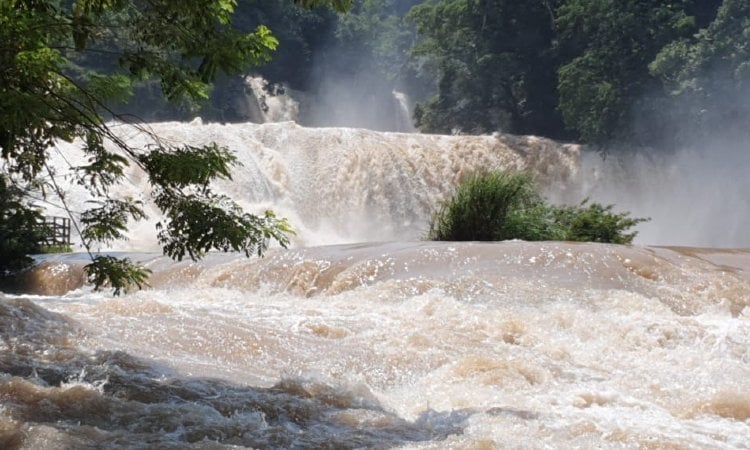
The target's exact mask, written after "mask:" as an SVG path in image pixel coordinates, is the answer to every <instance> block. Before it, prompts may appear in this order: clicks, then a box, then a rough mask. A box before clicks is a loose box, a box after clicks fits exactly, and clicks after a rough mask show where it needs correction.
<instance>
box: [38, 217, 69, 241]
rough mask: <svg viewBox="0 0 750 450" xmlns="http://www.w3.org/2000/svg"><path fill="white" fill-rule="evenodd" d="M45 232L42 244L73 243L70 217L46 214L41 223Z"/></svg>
mask: <svg viewBox="0 0 750 450" xmlns="http://www.w3.org/2000/svg"><path fill="white" fill-rule="evenodd" d="M39 226H40V227H42V230H43V232H44V237H43V238H42V240H41V242H40V243H41V244H42V245H48V246H55V245H71V242H70V219H69V218H67V217H57V216H46V217H44V219H43V220H42V222H41V223H40V224H39Z"/></svg>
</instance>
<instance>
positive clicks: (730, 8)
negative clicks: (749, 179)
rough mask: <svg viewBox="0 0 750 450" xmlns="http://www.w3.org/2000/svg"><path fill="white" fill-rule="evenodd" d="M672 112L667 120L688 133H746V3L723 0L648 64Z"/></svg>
mask: <svg viewBox="0 0 750 450" xmlns="http://www.w3.org/2000/svg"><path fill="white" fill-rule="evenodd" d="M649 69H650V70H651V73H652V74H653V75H654V76H656V77H658V78H659V79H660V80H661V81H662V82H663V84H664V86H665V89H666V92H667V93H668V95H669V96H670V98H671V100H672V101H673V103H671V104H670V106H671V110H672V111H676V113H675V117H672V119H673V120H674V121H675V122H677V123H681V124H685V125H686V126H684V127H681V128H682V129H685V128H687V129H689V130H690V131H691V132H689V133H684V135H685V136H686V137H687V139H694V138H695V137H697V136H701V135H706V134H715V133H716V132H717V130H722V131H723V132H726V131H736V132H740V133H746V132H747V130H746V128H747V125H746V124H747V121H748V119H749V118H750V104H749V103H748V99H749V98H750V2H749V1H747V0H724V1H723V2H722V4H721V6H720V8H719V9H718V12H717V14H716V16H715V18H714V20H713V21H712V22H711V23H710V24H709V25H708V26H707V27H705V28H703V29H702V30H701V31H700V32H699V33H697V34H695V35H693V36H691V37H688V38H684V39H680V40H677V41H675V42H672V43H671V44H669V45H667V46H666V47H665V48H664V49H662V51H661V52H659V54H658V55H657V56H656V58H655V59H654V61H653V62H652V63H651V64H650V66H649Z"/></svg>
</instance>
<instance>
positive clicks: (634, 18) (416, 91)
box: [258, 0, 750, 148]
mask: <svg viewBox="0 0 750 450" xmlns="http://www.w3.org/2000/svg"><path fill="white" fill-rule="evenodd" d="M260 3H262V6H260ZM258 5H259V9H261V10H266V9H267V10H269V11H277V10H278V7H279V5H284V6H283V8H286V9H287V10H289V11H291V10H292V9H294V6H293V5H290V4H288V2H284V1H281V0H274V1H268V2H259V3H258ZM283 8H282V9H283ZM274 14H275V15H274ZM313 16H314V18H313ZM266 18H267V19H271V20H266V23H268V25H269V27H270V28H271V29H279V30H281V29H285V28H288V29H289V30H290V32H289V33H287V35H285V36H280V45H279V51H278V53H277V55H278V57H277V58H276V59H275V60H274V61H272V62H271V63H270V64H269V65H268V66H266V67H265V68H263V69H261V72H263V73H264V74H266V75H267V76H268V77H270V78H271V79H272V80H273V81H278V82H281V81H284V82H290V83H292V84H294V85H296V86H299V87H302V88H304V86H305V84H306V83H307V84H309V83H311V82H314V80H315V73H314V72H315V70H314V67H315V64H312V62H313V61H323V64H327V65H329V66H330V65H332V66H334V69H335V71H338V72H335V71H331V72H329V73H346V72H352V71H358V70H360V71H369V72H378V73H380V74H381V76H382V77H384V78H386V79H389V80H391V82H392V86H393V87H395V88H396V89H398V90H402V91H405V92H406V93H407V94H409V95H410V96H411V98H413V99H415V100H417V102H418V105H417V107H416V111H415V116H414V120H415V124H416V125H417V127H418V128H419V129H420V130H421V131H423V132H430V133H451V132H461V133H471V134H474V133H488V132H493V131H498V130H499V131H504V132H510V133H517V134H537V135H543V136H547V137H552V138H556V139H566V140H577V141H581V142H585V143H589V144H599V145H612V144H613V143H617V144H626V145H628V146H632V145H636V146H646V147H652V148H668V147H670V146H677V145H680V144H682V143H684V142H685V141H687V142H693V141H695V139H699V138H701V137H702V136H703V135H705V134H708V133H715V132H716V131H717V130H725V131H727V132H740V133H741V132H746V129H747V127H746V126H745V124H746V123H747V121H748V119H750V110H749V109H748V106H747V105H750V102H748V100H749V99H750V95H749V94H750V91H748V81H750V0H676V1H659V0H528V1H523V2H518V1H511V0H427V1H421V2H420V1H415V0H359V1H357V2H355V6H354V8H353V10H352V11H351V12H350V13H349V14H346V15H341V16H339V17H336V16H334V15H333V14H332V13H330V11H327V12H320V11H312V12H310V11H308V12H307V13H305V14H302V15H295V14H292V13H291V12H286V13H283V14H281V13H279V12H274V13H273V14H270V15H268V16H266ZM276 20H278V22H276ZM312 23H314V24H316V26H317V27H318V28H314V30H315V38H314V39H310V37H309V35H304V34H303V33H297V32H296V31H295V30H302V29H310V28H308V25H309V24H312ZM285 52H288V53H285ZM292 53H293V54H295V55H297V56H289V55H290V54H292ZM281 55H284V56H281ZM331 55H337V56H338V57H336V58H334V57H332V56H331Z"/></svg>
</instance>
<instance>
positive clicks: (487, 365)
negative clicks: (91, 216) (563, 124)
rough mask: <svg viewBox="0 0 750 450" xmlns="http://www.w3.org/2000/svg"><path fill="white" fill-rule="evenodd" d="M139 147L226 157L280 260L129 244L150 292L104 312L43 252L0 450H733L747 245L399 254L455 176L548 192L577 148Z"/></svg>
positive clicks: (249, 142) (228, 186) (746, 340)
mask: <svg viewBox="0 0 750 450" xmlns="http://www.w3.org/2000/svg"><path fill="white" fill-rule="evenodd" d="M155 128H157V131H158V132H160V133H165V134H167V138H168V139H175V140H178V139H186V138H189V139H192V140H193V141H194V143H200V142H203V141H208V140H219V141H220V143H223V144H224V145H228V146H230V148H232V149H233V150H235V151H236V152H238V153H239V154H240V159H241V160H242V162H243V167H242V168H238V169H237V171H236V172H235V181H234V182H233V183H228V182H227V183H224V184H223V185H222V187H221V189H223V190H224V191H226V192H229V193H231V194H232V195H233V196H235V197H236V198H239V199H240V200H241V201H242V202H243V204H244V205H245V206H246V207H248V208H256V209H258V208H263V207H267V206H274V208H275V209H277V210H280V212H281V213H282V215H287V216H288V217H290V219H291V220H292V222H293V223H295V225H296V226H297V229H298V237H297V238H296V240H295V243H294V244H295V248H292V249H290V250H283V249H278V248H276V249H272V250H271V251H270V252H269V253H268V255H267V256H266V257H265V258H262V259H245V258H242V257H240V256H237V255H221V254H212V255H209V257H208V258H206V259H205V260H204V261H201V262H199V263H193V262H181V263H174V262H171V261H169V260H167V259H166V258H164V257H161V256H158V253H132V251H137V250H138V251H141V250H142V251H147V252H149V251H152V250H153V249H154V248H153V243H152V242H151V241H149V240H148V239H146V238H144V237H142V236H141V235H139V234H138V232H139V231H138V230H137V231H136V232H135V233H134V235H133V236H132V237H133V238H135V239H133V240H132V241H131V242H130V243H129V244H127V245H129V247H126V246H122V247H120V248H124V249H127V250H130V251H131V253H128V255H129V256H130V257H131V258H133V259H136V260H140V261H142V262H143V263H144V264H146V265H147V266H148V267H149V268H150V269H152V270H153V275H152V277H151V279H150V284H151V287H150V288H148V289H144V290H142V291H138V292H134V293H130V294H128V295H126V296H123V297H113V296H111V295H110V294H109V293H107V292H92V291H91V288H90V287H89V286H86V285H84V284H83V276H82V265H83V264H85V259H84V258H83V256H81V255H80V254H79V255H64V256H57V257H47V258H45V260H44V261H42V262H41V264H40V265H39V266H37V268H36V269H35V270H34V271H32V272H31V273H29V274H28V276H27V279H26V281H27V289H28V290H27V293H24V294H10V293H6V294H0V333H2V341H1V342H0V346H2V350H0V448H10V449H14V448H23V449H79V448H107V449H120V448H143V449H161V448H168V449H172V448H174V449H181V448H195V449H230V448H231V449H235V448H279V449H282V448H283V449H286V448H408V449H444V448H453V449H495V448H497V449H500V448H645V449H665V448H669V449H672V448H675V449H679V448H696V449H697V448H700V449H703V448H709V449H710V448H747V447H748V445H749V444H748V443H750V307H749V306H750V284H749V283H750V251H747V250H739V249H707V248H695V247H654V246H650V247H649V246H642V245H640V246H632V247H629V246H617V245H605V244H580V243H579V244H575V243H556V242H541V243H526V242H515V241H510V242H500V243H431V242H420V241H419V240H418V238H419V236H420V235H421V233H423V229H424V226H425V224H426V222H427V219H428V217H429V214H430V211H431V205H432V204H433V202H435V201H437V200H439V199H441V198H443V197H444V196H445V195H446V193H447V192H450V189H452V187H453V186H455V184H456V183H457V182H459V181H460V180H461V179H462V178H463V177H465V176H466V174H468V173H470V172H471V171H473V170H477V169H478V168H493V167H494V168H524V169H527V170H530V171H532V172H534V173H535V174H537V176H538V178H539V179H540V181H541V182H542V183H543V185H544V186H545V188H546V189H547V190H548V191H555V190H557V191H559V190H560V189H563V188H564V187H565V186H566V183H568V182H570V180H571V179H572V178H574V177H575V176H577V174H578V170H579V169H578V168H579V164H580V162H579V158H580V150H579V149H578V148H576V147H574V146H560V145H557V144H554V143H552V142H550V141H545V140H541V139H537V138H520V137H507V136H485V137H447V136H419V135H408V134H398V133H374V132H367V131H363V130H353V129H325V130H308V129H304V128H301V127H297V126H295V125H293V124H266V125H262V126H259V125H241V126H240V125H238V126H231V127H223V126H219V125H211V126H203V125H197V124H193V125H188V124H163V125H155ZM169 133H172V134H171V135H170V134H169ZM132 139H137V137H136V136H134V137H132ZM72 149H73V147H72V146H70V147H66V146H62V147H61V150H63V152H62V154H64V155H66V157H67V158H69V160H70V162H71V163H74V158H75V156H74V154H73V150H72ZM128 177H129V180H128V181H129V184H128V185H127V186H126V187H125V188H124V189H123V191H122V194H123V195H127V194H130V195H137V194H139V193H143V192H144V191H145V188H144V187H143V184H142V174H139V173H138V172H137V171H132V172H130V173H129V174H128ZM69 189H70V195H69V199H70V201H71V204H72V205H82V204H83V202H84V201H85V197H84V196H83V194H82V193H80V192H79V191H77V190H76V188H75V186H70V187H69ZM153 214H154V212H153V211H152V218H151V220H152V221H154V220H156V217H154V216H153ZM144 227H145V226H144ZM144 230H145V228H144ZM144 235H145V234H144ZM379 239H387V240H389V241H391V242H373V241H377V240H379ZM356 241H370V242H365V243H354V242H356ZM341 242H344V243H345V244H339V245H331V244H335V243H341ZM323 244H325V245H323Z"/></svg>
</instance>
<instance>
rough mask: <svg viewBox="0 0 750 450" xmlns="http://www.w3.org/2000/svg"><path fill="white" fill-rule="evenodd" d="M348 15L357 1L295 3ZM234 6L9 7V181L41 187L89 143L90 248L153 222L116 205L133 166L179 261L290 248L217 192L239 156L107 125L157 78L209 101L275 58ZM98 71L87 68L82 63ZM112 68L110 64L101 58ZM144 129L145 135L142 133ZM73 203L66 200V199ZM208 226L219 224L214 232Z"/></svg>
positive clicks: (187, 2) (2, 109)
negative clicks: (228, 76) (133, 135)
mask: <svg viewBox="0 0 750 450" xmlns="http://www.w3.org/2000/svg"><path fill="white" fill-rule="evenodd" d="M296 3H298V4H300V5H302V6H306V7H314V6H331V7H334V8H336V9H339V10H344V9H346V8H348V7H349V6H350V3H351V0H297V1H296ZM234 8H235V1H234V0H183V1H180V2H174V1H168V0H150V1H140V0H80V1H76V2H75V3H73V2H68V1H56V0H2V1H0V149H1V151H2V153H1V154H2V157H3V159H4V160H5V163H6V164H5V168H6V169H5V170H6V173H5V176H6V177H9V178H10V179H11V180H19V181H25V182H35V181H36V180H38V179H39V177H40V175H47V176H49V177H50V180H51V181H50V183H51V184H50V186H49V188H50V189H51V190H52V191H53V192H57V193H59V190H57V189H56V185H55V183H54V179H55V178H54V177H55V175H56V174H55V173H54V171H53V169H52V168H51V167H50V166H49V165H48V158H47V151H48V149H49V148H50V146H52V145H53V144H54V143H55V142H56V141H58V140H65V141H72V140H74V139H76V138H78V139H81V140H82V141H83V143H84V145H83V149H84V152H85V153H86V155H87V157H88V164H86V165H84V166H83V167H75V168H71V174H72V175H73V176H75V177H77V179H78V180H79V182H80V183H81V184H82V185H83V186H86V187H87V188H88V189H89V191H90V192H91V194H92V196H93V197H94V198H95V201H94V203H93V205H94V207H93V208H92V209H90V210H88V211H86V212H84V213H83V214H82V215H81V217H80V218H79V217H72V218H73V219H74V220H75V221H76V222H79V224H80V230H81V236H82V238H83V243H84V245H85V246H86V248H87V249H89V250H91V249H93V246H94V245H95V244H96V243H97V242H108V241H111V240H115V239H120V238H122V237H123V232H124V231H125V230H126V229H127V226H128V222H129V221H131V220H138V219H141V218H143V217H144V213H143V210H142V205H140V204H139V203H138V202H135V201H133V200H132V199H127V198H113V196H112V195H111V192H112V191H111V188H112V187H113V186H114V185H116V184H117V183H118V182H120V180H121V179H122V176H123V173H124V169H125V167H126V166H127V165H128V164H137V165H139V166H140V167H142V168H143V169H144V170H145V171H146V173H147V174H148V177H149V182H150V183H151V185H152V186H153V187H154V192H155V194H154V200H155V203H156V205H157V206H158V207H159V208H160V209H161V211H162V213H163V214H164V216H165V219H164V220H163V221H162V222H161V223H160V230H159V240H160V241H161V242H162V244H163V245H164V251H165V253H166V254H168V255H169V256H172V257H175V258H177V259H180V258H182V257H183V256H184V255H186V254H187V255H189V256H190V257H192V258H199V257H200V256H202V255H203V254H204V253H205V252H207V251H209V250H212V249H216V250H225V251H226V250H235V251H244V252H245V253H246V254H250V253H251V252H257V253H259V254H260V253H262V252H263V251H264V250H265V249H266V248H267V246H268V245H269V243H270V241H271V240H276V241H278V242H280V243H281V244H282V245H286V243H287V242H288V240H287V236H286V234H287V233H288V232H290V231H291V230H290V227H289V225H288V224H287V222H286V221H285V220H283V219H277V218H276V217H275V216H274V215H273V214H272V213H270V212H267V213H266V214H265V215H264V216H260V217H258V216H254V215H251V214H248V213H245V212H243V211H241V210H240V208H239V207H238V206H237V205H236V204H235V203H234V202H233V201H232V200H231V199H229V198H226V197H225V196H222V195H219V194H216V193H215V192H213V191H212V190H211V188H210V182H211V181H212V180H214V179H216V178H228V177H229V174H230V172H229V171H230V167H231V166H232V165H233V164H235V162H236V160H235V158H234V157H233V156H232V155H231V153H229V152H228V151H227V150H226V149H224V148H220V147H217V146H215V145H209V146H205V147H193V146H190V145H179V146H170V145H167V144H164V143H163V142H161V141H159V140H158V139H157V137H156V136H154V145H153V147H151V148H133V147H131V146H129V145H128V143H127V142H124V141H123V140H122V139H120V138H119V137H118V136H117V135H116V134H115V133H114V132H113V130H112V129H111V128H110V127H109V125H108V124H107V122H106V120H105V119H107V118H108V117H110V116H109V109H108V105H109V104H110V102H112V101H114V100H120V101H123V100H125V99H127V98H128V97H129V95H130V94H131V93H132V90H133V86H134V85H135V83H137V82H139V81H144V80H151V79H154V80H157V81H158V82H159V84H160V86H161V90H162V92H163V94H164V96H165V97H166V98H168V99H170V100H173V101H180V100H193V101H195V100H201V99H205V98H206V97H207V95H208V90H209V87H210V83H211V82H212V81H213V80H214V79H215V77H216V76H217V74H219V73H239V72H242V71H244V70H247V69H248V68H249V67H252V66H256V65H258V64H261V63H262V62H264V61H267V60H268V59H269V57H270V53H271V52H272V51H273V50H274V48H275V47H276V45H277V40H276V39H275V38H274V37H273V36H272V34H271V32H270V30H269V29H268V28H266V27H265V26H263V25H259V26H258V27H257V28H256V29H255V30H254V31H253V32H250V33H242V32H239V31H238V30H237V29H235V28H234V27H233V25H232V14H233V12H234ZM91 54H95V55H97V61H98V67H105V66H106V67H110V68H112V70H107V71H103V70H88V68H85V67H82V66H81V65H80V63H81V62H85V58H83V57H82V55H91ZM103 60H106V63H103V62H102V61H103ZM142 129H143V132H144V133H147V132H148V131H146V128H145V127H143V128H142ZM61 201H63V202H64V198H61ZM207 220H210V221H211V223H212V225H213V226H212V227H211V228H210V229H209V228H207V227H206V221H207ZM90 254H91V257H92V262H91V263H90V264H89V265H88V266H87V271H88V274H89V277H90V279H91V280H92V281H93V282H94V283H95V284H96V286H97V287H99V286H102V285H104V284H109V285H110V286H111V287H113V288H114V289H115V292H119V291H120V290H122V289H127V288H128V287H130V286H131V285H133V284H135V285H140V284H142V283H143V281H144V280H145V277H146V275H147V272H146V271H145V270H144V269H143V268H141V267H138V266H137V265H135V264H133V263H132V262H130V261H128V260H117V259H114V258H111V257H105V256H101V255H95V254H93V253H91V252H90Z"/></svg>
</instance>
